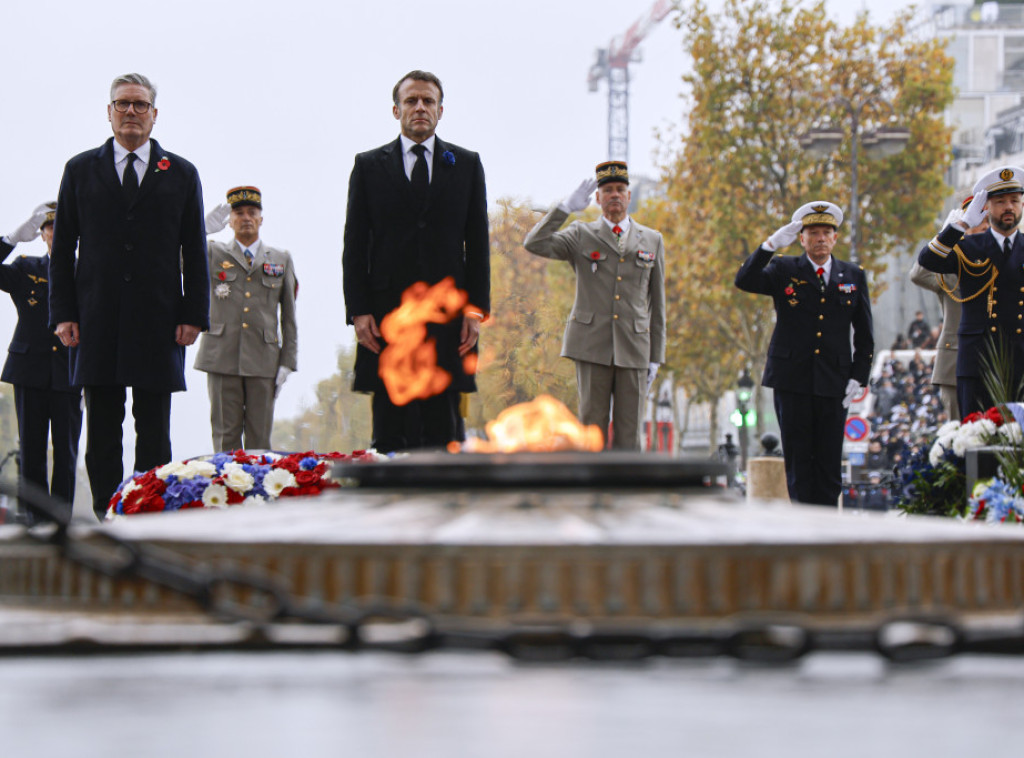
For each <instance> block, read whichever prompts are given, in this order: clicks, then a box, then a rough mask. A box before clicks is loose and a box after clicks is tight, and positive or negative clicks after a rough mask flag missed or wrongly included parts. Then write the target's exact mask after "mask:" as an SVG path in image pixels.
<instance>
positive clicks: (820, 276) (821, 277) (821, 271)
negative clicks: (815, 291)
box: [818, 266, 825, 292]
mask: <svg viewBox="0 0 1024 758" xmlns="http://www.w3.org/2000/svg"><path fill="white" fill-rule="evenodd" d="M818 285H819V286H820V287H821V291H822V292H824V291H825V269H824V268H823V267H821V266H818Z"/></svg>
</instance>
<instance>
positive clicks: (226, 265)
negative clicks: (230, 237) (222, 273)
mask: <svg viewBox="0 0 1024 758" xmlns="http://www.w3.org/2000/svg"><path fill="white" fill-rule="evenodd" d="M220 267H221V268H223V269H228V268H234V267H235V264H234V263H232V262H231V261H221V262H220Z"/></svg>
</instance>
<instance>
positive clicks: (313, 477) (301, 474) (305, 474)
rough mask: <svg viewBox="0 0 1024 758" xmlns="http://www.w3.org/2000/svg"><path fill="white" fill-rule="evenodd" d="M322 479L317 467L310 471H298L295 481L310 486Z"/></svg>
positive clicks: (300, 484) (303, 485) (301, 485)
mask: <svg viewBox="0 0 1024 758" xmlns="http://www.w3.org/2000/svg"><path fill="white" fill-rule="evenodd" d="M319 481H320V473H319V472H318V471H317V470H316V469H310V470H309V471H298V472H296V473H295V482H296V484H298V485H299V486H300V487H310V486H312V485H315V484H317V483H318V482H319Z"/></svg>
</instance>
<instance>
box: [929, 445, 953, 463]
mask: <svg viewBox="0 0 1024 758" xmlns="http://www.w3.org/2000/svg"><path fill="white" fill-rule="evenodd" d="M949 444H950V443H949V442H946V443H945V444H943V441H942V440H937V441H936V442H935V444H934V445H932V449H931V450H929V451H928V462H929V463H930V464H932V465H933V466H938V465H939V464H940V463H942V458H943V456H945V454H946V450H949V449H950V447H947V445H949Z"/></svg>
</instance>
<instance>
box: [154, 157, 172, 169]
mask: <svg viewBox="0 0 1024 758" xmlns="http://www.w3.org/2000/svg"><path fill="white" fill-rule="evenodd" d="M156 167H157V170H159V171H166V170H167V169H169V168H170V167H171V162H170V161H169V160H167V159H166V158H161V159H160V160H159V161H157V164H156Z"/></svg>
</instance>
